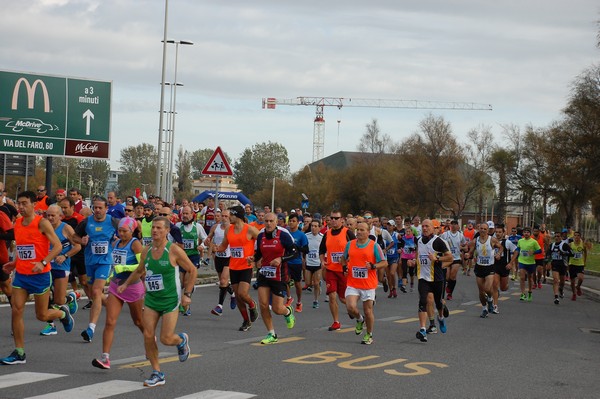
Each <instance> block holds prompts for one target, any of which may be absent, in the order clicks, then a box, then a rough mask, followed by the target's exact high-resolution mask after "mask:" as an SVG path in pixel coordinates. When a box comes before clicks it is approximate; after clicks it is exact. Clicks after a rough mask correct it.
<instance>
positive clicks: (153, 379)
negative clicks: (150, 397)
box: [144, 370, 165, 387]
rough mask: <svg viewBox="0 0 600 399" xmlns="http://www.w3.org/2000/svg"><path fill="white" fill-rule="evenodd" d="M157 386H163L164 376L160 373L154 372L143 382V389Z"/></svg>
mask: <svg viewBox="0 0 600 399" xmlns="http://www.w3.org/2000/svg"><path fill="white" fill-rule="evenodd" d="M159 385H165V375H164V373H161V372H160V371H156V370H154V371H153V372H152V374H150V378H148V379H147V380H145V381H144V386H145V387H157V386H159Z"/></svg>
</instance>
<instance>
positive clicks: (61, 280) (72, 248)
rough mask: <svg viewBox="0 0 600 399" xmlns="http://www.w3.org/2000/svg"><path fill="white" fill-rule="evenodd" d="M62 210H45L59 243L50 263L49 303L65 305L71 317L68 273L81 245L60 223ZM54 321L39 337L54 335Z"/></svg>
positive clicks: (73, 300) (54, 207)
mask: <svg viewBox="0 0 600 399" xmlns="http://www.w3.org/2000/svg"><path fill="white" fill-rule="evenodd" d="M62 216H63V213H62V210H61V209H60V207H59V206H58V205H56V204H52V205H50V206H49V207H48V209H46V219H48V221H49V222H50V224H51V225H52V228H53V229H54V232H55V233H56V236H57V237H58V239H59V240H60V243H61V251H60V254H58V255H57V256H56V258H54V260H52V262H51V269H50V274H51V276H52V287H53V288H54V289H53V290H52V291H53V292H52V298H51V299H50V302H51V303H54V304H56V305H58V306H62V305H64V304H67V306H68V307H69V312H70V313H71V315H74V314H75V313H77V308H78V306H77V295H76V294H75V292H70V293H69V295H67V285H68V282H69V273H70V271H71V259H70V258H71V257H72V256H73V255H75V254H76V253H77V252H79V251H80V250H81V245H79V244H77V243H75V242H74V241H73V235H74V234H75V232H74V231H73V228H72V227H71V226H69V225H68V224H66V223H65V222H62V221H61V218H62ZM52 287H51V289H52ZM56 334H57V331H56V327H55V326H54V321H53V320H49V321H48V323H47V325H46V327H45V328H44V329H43V330H42V331H41V332H40V335H46V336H47V335H56Z"/></svg>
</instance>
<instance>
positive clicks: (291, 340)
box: [252, 337, 306, 346]
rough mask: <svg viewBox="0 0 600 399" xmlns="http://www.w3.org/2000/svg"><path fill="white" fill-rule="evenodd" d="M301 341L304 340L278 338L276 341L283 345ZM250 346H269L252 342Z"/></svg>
mask: <svg viewBox="0 0 600 399" xmlns="http://www.w3.org/2000/svg"><path fill="white" fill-rule="evenodd" d="M303 339H306V338H304V337H287V338H279V339H278V340H277V343H278V344H284V343H286V342H296V341H302V340H303ZM252 346H269V345H263V344H261V343H260V342H254V343H253V344H252Z"/></svg>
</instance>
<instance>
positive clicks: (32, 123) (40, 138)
mask: <svg viewBox="0 0 600 399" xmlns="http://www.w3.org/2000/svg"><path fill="white" fill-rule="evenodd" d="M111 91H112V83H111V82H106V81H92V80H85V79H77V78H68V77H60V76H47V75H36V74H29V73H22V72H7V71H0V152H8V153H15V154H26V155H63V156H69V157H81V158H102V159H108V158H109V155H110V151H109V149H110V147H109V146H110V113H111Z"/></svg>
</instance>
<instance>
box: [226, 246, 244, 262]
mask: <svg viewBox="0 0 600 399" xmlns="http://www.w3.org/2000/svg"><path fill="white" fill-rule="evenodd" d="M229 251H230V252H231V257H232V258H235V259H243V258H244V248H243V247H231V248H229Z"/></svg>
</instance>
